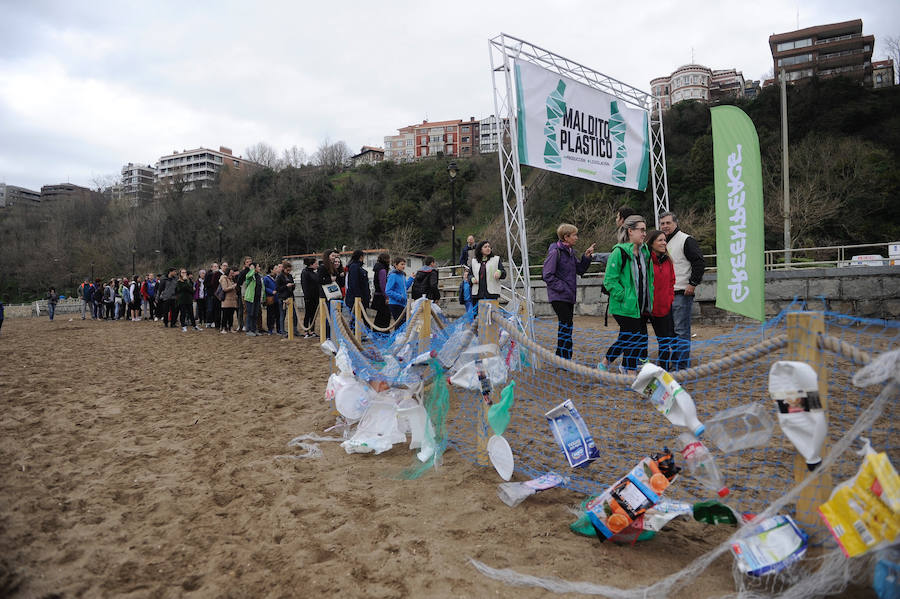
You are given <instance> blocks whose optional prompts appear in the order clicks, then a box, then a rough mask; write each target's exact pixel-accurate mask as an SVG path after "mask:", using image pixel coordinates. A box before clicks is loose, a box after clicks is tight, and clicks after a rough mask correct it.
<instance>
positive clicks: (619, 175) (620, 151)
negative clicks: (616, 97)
mask: <svg viewBox="0 0 900 599" xmlns="http://www.w3.org/2000/svg"><path fill="white" fill-rule="evenodd" d="M609 111H610V113H611V114H610V117H609V133H610V135H612V137H613V139H614V140H616V161H615V162H613V172H612V177H613V181H615V182H616V183H618V184H619V185H625V179H626V178H627V176H628V165H627V164H625V159H626V158H627V157H628V148H626V147H625V132H626V131H627V130H628V126H627V125H626V124H625V121H624V119H622V115H621V114H619V103H618V102H610V103H609Z"/></svg>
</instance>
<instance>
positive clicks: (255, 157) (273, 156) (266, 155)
mask: <svg viewBox="0 0 900 599" xmlns="http://www.w3.org/2000/svg"><path fill="white" fill-rule="evenodd" d="M247 160H250V161H251V162H255V163H257V164H261V165H262V166H265V167H268V168H272V169H276V168H278V153H277V152H275V148H273V147H272V146H270V145H269V144H267V143H266V142H264V141H260V142H257V143H256V144H254V145H252V146H250V147H249V148H247Z"/></svg>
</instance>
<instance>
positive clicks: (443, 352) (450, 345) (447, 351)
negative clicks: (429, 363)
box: [437, 328, 475, 368]
mask: <svg viewBox="0 0 900 599" xmlns="http://www.w3.org/2000/svg"><path fill="white" fill-rule="evenodd" d="M474 338H475V333H473V332H472V329H470V328H464V329H460V330H458V331H456V332H454V333H453V334H452V335H450V338H449V339H447V341H445V342H444V346H443V347H442V348H441V349H440V350H439V351H438V353H437V359H438V362H440V363H441V366H443V367H444V368H449V367H451V366H453V363H454V362H456V359H457V358H458V357H459V354H460V352H462V350H464V349H465V348H467V347H468V346H469V344H471V343H472V340H473V339H474Z"/></svg>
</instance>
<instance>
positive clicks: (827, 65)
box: [769, 19, 875, 86]
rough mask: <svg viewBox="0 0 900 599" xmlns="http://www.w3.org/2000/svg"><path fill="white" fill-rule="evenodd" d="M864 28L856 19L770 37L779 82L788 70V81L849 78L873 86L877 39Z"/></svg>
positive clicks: (786, 74) (770, 47)
mask: <svg viewBox="0 0 900 599" xmlns="http://www.w3.org/2000/svg"><path fill="white" fill-rule="evenodd" d="M862 28H863V23H862V20H861V19H856V20H854V21H844V22H841V23H830V24H828V25H817V26H815V27H807V28H805V29H798V30H797V31H788V32H787V33H776V34H774V35H771V36H769V49H770V50H771V52H772V61H773V65H774V67H775V76H776V80H777V77H778V74H779V73H780V72H781V70H782V69H784V71H785V76H786V78H787V80H788V81H800V80H803V79H810V78H812V77H823V78H825V77H847V78H849V79H853V80H855V81H858V82H859V83H860V84H861V85H867V86H871V85H872V49H873V48H874V47H875V37H874V36H872V35H863V33H862Z"/></svg>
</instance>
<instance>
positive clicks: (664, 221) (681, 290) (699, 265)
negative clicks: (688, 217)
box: [659, 212, 706, 370]
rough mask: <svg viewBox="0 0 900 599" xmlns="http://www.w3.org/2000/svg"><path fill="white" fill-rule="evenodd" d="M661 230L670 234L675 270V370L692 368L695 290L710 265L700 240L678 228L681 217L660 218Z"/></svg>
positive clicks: (663, 216) (668, 242) (668, 215)
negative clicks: (676, 341) (692, 323)
mask: <svg viewBox="0 0 900 599" xmlns="http://www.w3.org/2000/svg"><path fill="white" fill-rule="evenodd" d="M659 228H660V230H661V231H662V232H663V233H665V234H666V239H667V240H668V241H667V251H668V253H669V256H670V257H671V258H672V265H673V266H674V267H675V298H674V301H673V302H672V318H673V319H674V320H675V336H676V337H678V338H679V339H680V341H679V342H678V343H676V344H674V345H675V347H673V351H672V364H673V368H674V369H675V370H678V369H680V368H690V366H691V310H692V309H693V307H694V291H695V290H696V289H697V286H698V285H700V282H701V281H702V280H703V271H705V270H706V262H705V261H704V260H703V252H701V251H700V245H699V244H698V243H697V240H696V239H694V238H693V237H691V236H690V235H688V234H687V233H685V232H684V231H682V230H681V229H679V228H678V217H676V216H675V213H674V212H663V213H662V214H660V215H659Z"/></svg>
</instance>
